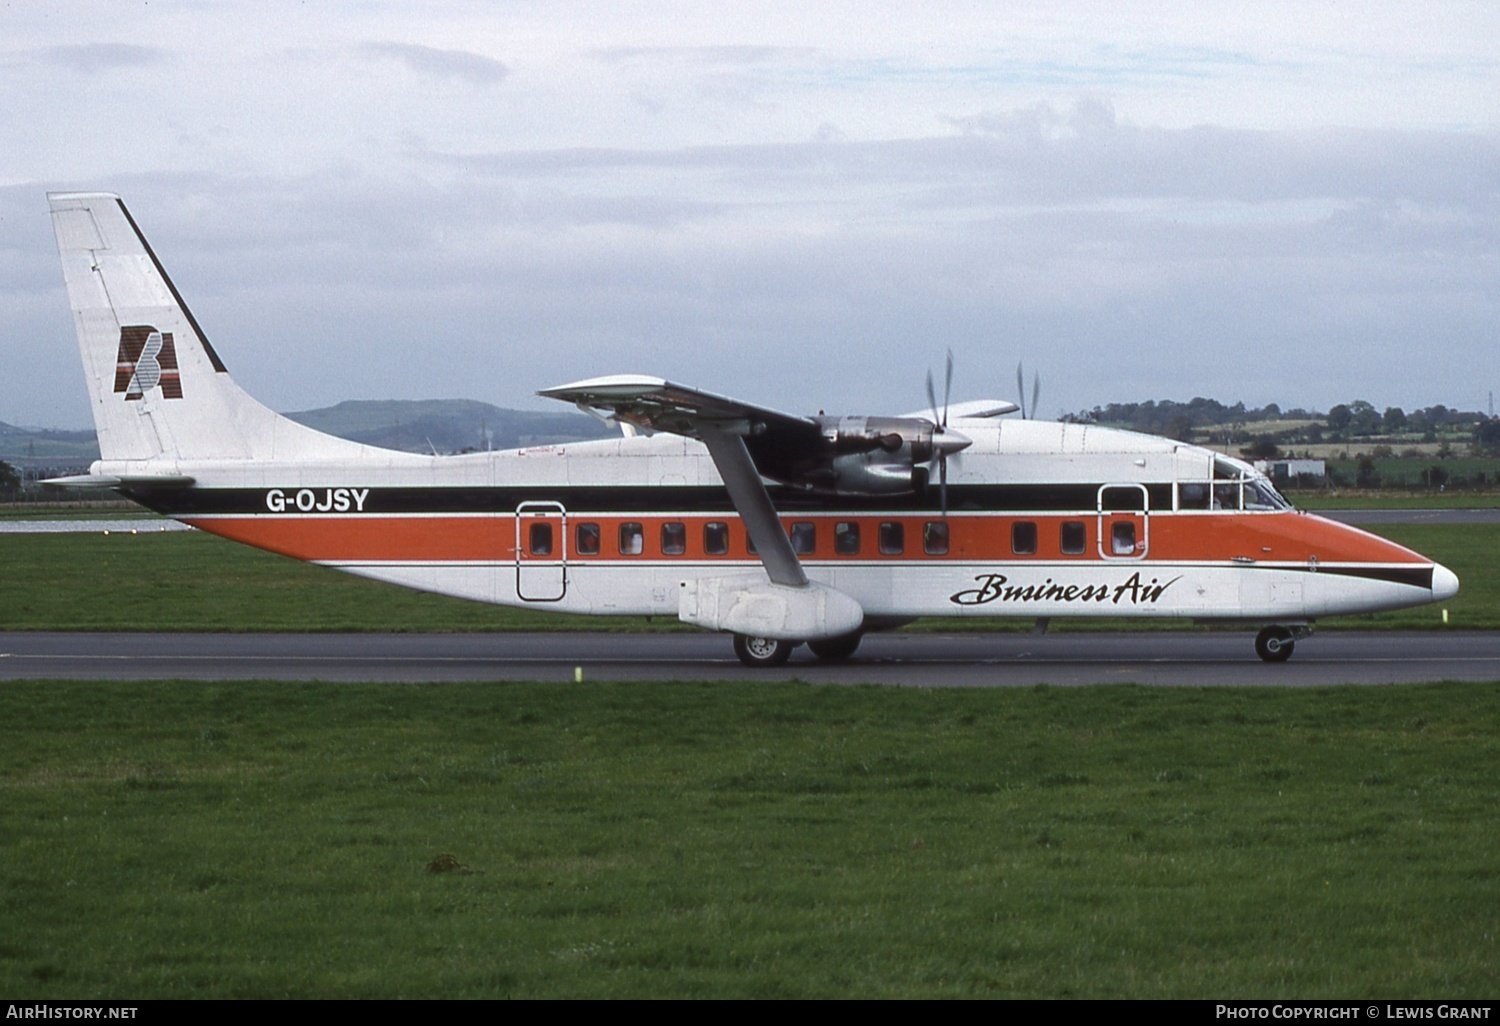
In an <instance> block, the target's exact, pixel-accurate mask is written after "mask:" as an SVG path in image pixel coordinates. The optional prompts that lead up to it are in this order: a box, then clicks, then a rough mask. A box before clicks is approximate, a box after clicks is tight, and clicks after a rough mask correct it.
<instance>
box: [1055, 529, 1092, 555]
mask: <svg viewBox="0 0 1500 1026" xmlns="http://www.w3.org/2000/svg"><path fill="white" fill-rule="evenodd" d="M1088 540H1089V536H1088V529H1087V528H1086V527H1084V526H1083V521H1081V520H1064V521H1063V524H1062V527H1061V528H1059V529H1058V537H1057V541H1058V547H1059V548H1061V549H1062V551H1063V555H1065V556H1079V555H1082V554H1083V552H1084V551H1085V549H1086V548H1087V546H1088Z"/></svg>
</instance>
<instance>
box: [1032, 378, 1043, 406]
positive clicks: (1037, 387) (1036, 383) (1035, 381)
mask: <svg viewBox="0 0 1500 1026" xmlns="http://www.w3.org/2000/svg"><path fill="white" fill-rule="evenodd" d="M1041 394H1042V372H1041V371H1032V372H1031V415H1032V416H1033V417H1035V416H1036V407H1037V398H1038V397H1039V396H1040V395H1041Z"/></svg>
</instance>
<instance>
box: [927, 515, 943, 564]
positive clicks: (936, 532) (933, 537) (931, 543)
mask: <svg viewBox="0 0 1500 1026" xmlns="http://www.w3.org/2000/svg"><path fill="white" fill-rule="evenodd" d="M922 551H923V552H925V553H927V554H928V555H929V556H946V555H947V554H948V525H947V523H945V522H944V521H942V520H929V521H927V523H925V524H923V525H922Z"/></svg>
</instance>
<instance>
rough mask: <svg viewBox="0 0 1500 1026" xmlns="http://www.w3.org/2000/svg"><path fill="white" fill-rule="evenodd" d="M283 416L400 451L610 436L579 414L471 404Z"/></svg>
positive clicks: (350, 404) (360, 404) (394, 404)
mask: <svg viewBox="0 0 1500 1026" xmlns="http://www.w3.org/2000/svg"><path fill="white" fill-rule="evenodd" d="M287 416H288V417H290V418H292V419H293V420H295V421H297V422H298V423H301V424H306V425H307V426H308V427H310V428H315V429H316V430H318V431H324V432H327V433H328V434H330V435H338V436H339V437H340V438H347V439H350V440H351V441H355V442H364V443H365V444H366V445H378V446H382V447H383V448H386V449H400V450H402V451H403V452H433V451H434V450H436V451H437V452H440V453H455V452H473V451H477V452H483V451H485V450H486V449H514V448H517V447H519V446H523V445H546V444H549V443H555V442H579V441H584V440H586V439H590V438H604V437H606V436H607V435H609V434H610V433H611V431H610V429H609V428H606V427H605V426H604V425H603V424H601V423H600V422H599V421H597V420H595V419H594V418H592V417H585V416H584V415H583V414H580V413H536V412H531V411H528V410H507V409H502V408H501V407H499V406H491V405H490V404H489V403H482V402H478V401H476V400H473V399H350V400H347V401H345V402H341V403H339V404H338V405H337V406H329V407H325V408H324V409H321V410H304V411H302V412H300V413H288V414H287Z"/></svg>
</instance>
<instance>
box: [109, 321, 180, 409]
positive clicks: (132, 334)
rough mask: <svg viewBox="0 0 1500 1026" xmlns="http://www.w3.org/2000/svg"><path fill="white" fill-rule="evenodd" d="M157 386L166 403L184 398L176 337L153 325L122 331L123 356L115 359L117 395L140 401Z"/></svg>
mask: <svg viewBox="0 0 1500 1026" xmlns="http://www.w3.org/2000/svg"><path fill="white" fill-rule="evenodd" d="M157 385H160V386H161V394H162V398H163V399H181V398H182V375H181V374H180V373H179V372H178V369H177V349H176V348H175V347H174V346H173V345H172V333H171V332H170V331H167V332H161V331H157V330H156V329H155V328H153V327H151V326H150V325H149V324H137V325H131V326H129V327H122V328H121V329H120V352H119V355H117V356H116V357H115V391H116V392H124V393H125V398H126V399H127V400H128V399H140V398H141V397H142V396H144V395H145V394H146V393H147V392H149V391H151V389H153V388H155V387H156V386H157Z"/></svg>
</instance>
